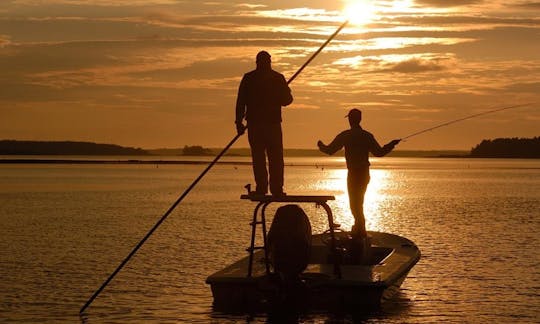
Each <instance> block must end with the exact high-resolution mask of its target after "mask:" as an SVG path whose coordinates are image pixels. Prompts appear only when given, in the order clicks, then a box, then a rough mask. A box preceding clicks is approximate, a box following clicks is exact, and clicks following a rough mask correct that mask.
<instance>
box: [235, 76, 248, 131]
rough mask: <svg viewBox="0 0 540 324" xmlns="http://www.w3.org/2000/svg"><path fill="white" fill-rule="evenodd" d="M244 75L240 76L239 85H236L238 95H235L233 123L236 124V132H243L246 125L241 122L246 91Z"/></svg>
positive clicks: (244, 113)
mask: <svg viewBox="0 0 540 324" xmlns="http://www.w3.org/2000/svg"><path fill="white" fill-rule="evenodd" d="M246 92H247V91H246V76H245V75H244V77H243V78H242V81H241V82H240V86H239V87H238V96H237V97H236V118H235V120H234V123H235V125H236V132H237V133H238V134H240V135H241V134H244V132H245V130H246V127H245V126H244V124H243V120H244V116H245V115H246V104H247V93H246Z"/></svg>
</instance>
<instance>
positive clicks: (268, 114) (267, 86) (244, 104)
mask: <svg viewBox="0 0 540 324" xmlns="http://www.w3.org/2000/svg"><path fill="white" fill-rule="evenodd" d="M271 62H272V61H271V58H270V54H268V52H266V51H261V52H259V53H258V54H257V58H256V64H257V68H256V69H255V70H253V71H251V72H248V73H246V74H244V77H243V78H242V82H241V83H240V87H239V88H238V97H237V100H236V120H235V123H236V130H237V132H238V134H240V135H241V134H243V133H244V132H245V130H246V128H247V129H248V140H249V145H250V147H251V158H252V161H253V174H254V176H255V183H256V189H255V193H256V194H259V195H265V194H266V193H267V192H268V185H270V192H271V193H272V195H275V196H283V195H285V193H284V192H283V168H284V163H283V138H282V137H283V136H282V132H281V107H282V106H288V105H290V104H291V103H292V101H293V97H292V95H291V89H290V88H289V86H288V85H287V82H286V81H285V77H284V76H283V75H282V74H281V73H278V72H276V71H274V70H272V65H271ZM244 118H245V119H246V121H247V126H244V124H243V120H244ZM267 155H268V166H269V170H268V171H269V172H268V171H267V169H266V156H267ZM268 174H269V175H270V177H268Z"/></svg>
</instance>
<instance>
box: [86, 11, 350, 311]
mask: <svg viewBox="0 0 540 324" xmlns="http://www.w3.org/2000/svg"><path fill="white" fill-rule="evenodd" d="M348 22H349V21H348V20H347V21H345V22H344V23H343V24H341V26H339V28H338V29H337V30H336V31H335V32H334V33H333V34H332V35H331V36H330V38H328V40H327V41H326V42H324V43H323V44H322V45H321V47H319V49H318V50H317V51H316V52H315V53H313V55H311V57H310V58H309V59H308V60H307V61H306V63H304V65H302V67H300V69H299V70H298V71H297V72H296V73H295V74H294V75H293V76H292V77H291V78H290V79H289V80H288V81H287V84H289V83H291V82H292V81H293V80H294V79H295V78H296V77H297V76H298V75H299V74H300V72H302V70H304V68H305V67H306V66H307V65H308V64H309V63H310V62H311V61H312V60H313V59H314V58H315V57H316V56H317V55H318V54H319V53H320V52H321V51H322V50H323V48H325V47H326V45H328V43H330V41H331V40H332V39H333V38H334V37H336V35H337V34H338V33H339V32H340V31H341V30H342V29H343V28H344V27H345V25H347V23H348ZM240 136H242V134H237V135H236V136H235V137H234V138H233V139H232V140H231V141H230V142H229V144H227V146H225V148H224V149H223V150H222V151H221V152H220V153H219V154H218V155H217V156H216V157H215V158H214V160H213V161H212V162H211V163H210V164H209V165H208V166H207V167H206V169H204V171H203V172H202V173H201V174H200V175H199V176H198V177H197V179H195V181H193V183H192V184H191V185H190V186H189V187H188V188H187V189H186V190H185V191H184V193H183V194H182V195H181V196H180V197H179V198H178V199H177V200H176V201H175V202H174V204H172V206H171V207H170V208H169V209H168V210H167V212H165V214H163V216H161V218H160V219H159V220H158V221H157V222H156V224H155V225H154V226H153V227H152V228H151V229H150V231H148V233H146V235H145V236H144V237H143V239H142V240H141V241H140V242H139V243H138V244H137V245H136V246H135V247H134V248H133V250H131V252H130V253H129V254H128V256H127V257H126V258H125V259H124V260H123V261H122V262H121V263H120V265H119V266H118V267H117V268H116V269H115V270H114V272H113V273H112V274H111V275H110V276H109V277H108V278H107V280H105V281H104V282H103V284H102V285H101V286H100V287H99V288H98V290H96V291H95V292H94V294H93V295H92V296H91V297H90V299H88V301H86V303H85V304H84V306H83V307H82V308H81V309H80V311H79V314H82V313H83V312H84V311H85V310H86V308H88V306H90V304H91V303H92V302H93V301H94V299H96V297H97V296H98V295H99V294H100V293H101V291H103V289H104V288H105V287H106V286H107V285H108V284H109V282H110V281H111V280H112V279H113V278H114V277H115V276H116V274H117V273H118V272H120V270H122V268H123V267H124V266H125V265H126V263H127V262H128V261H129V260H130V259H131V257H133V255H135V253H137V251H138V250H139V248H140V247H141V246H142V245H143V244H144V242H146V240H147V239H148V238H149V237H150V236H151V235H152V234H153V233H154V231H155V230H156V229H157V228H158V227H159V226H160V225H161V223H163V222H164V221H165V219H167V217H168V216H169V215H170V213H171V212H172V211H173V210H174V209H175V208H176V206H178V204H179V203H180V202H181V201H182V200H183V199H184V197H186V196H187V195H188V193H189V192H190V191H191V190H192V189H193V188H194V187H195V186H196V185H197V183H198V182H199V181H200V180H201V179H202V178H203V177H204V175H205V174H206V173H207V172H208V171H209V170H210V169H211V168H212V167H213V166H214V165H215V164H216V163H217V161H218V160H219V159H220V158H221V157H222V156H223V154H225V152H227V151H228V150H229V148H230V147H231V146H232V145H233V144H234V143H235V142H236V141H237V140H238V138H240Z"/></svg>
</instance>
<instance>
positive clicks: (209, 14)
mask: <svg viewBox="0 0 540 324" xmlns="http://www.w3.org/2000/svg"><path fill="white" fill-rule="evenodd" d="M364 2H368V4H367V7H366V4H361V6H363V7H362V9H356V10H361V11H362V13H364V14H362V15H360V14H355V15H353V16H354V17H355V18H359V20H360V21H359V22H358V23H357V24H351V25H349V26H348V27H347V28H345V29H344V30H343V31H342V33H341V34H340V35H338V36H337V37H336V39H335V40H334V41H333V42H332V43H331V44H330V45H329V46H328V47H327V48H325V49H324V51H323V52H322V53H321V54H320V55H319V56H318V57H317V58H316V59H315V60H314V61H313V62H312V64H311V65H309V66H308V67H307V68H306V70H305V71H304V72H303V73H302V74H301V75H300V76H299V77H298V78H297V79H296V80H295V81H294V82H293V83H292V84H291V88H292V91H293V95H294V96H295V101H294V103H293V104H292V105H291V106H289V107H287V108H285V109H284V114H283V117H284V121H283V130H284V144H285V147H287V148H316V145H315V143H316V142H317V140H318V139H322V140H323V141H325V142H329V141H330V140H331V139H333V137H334V136H335V135H336V134H337V133H338V132H339V131H341V130H343V129H345V128H346V127H348V125H347V121H346V119H344V118H343V116H344V115H345V113H346V112H347V110H348V109H349V108H351V107H361V109H362V110H363V112H364V121H363V126H364V128H366V129H367V130H369V131H371V132H372V133H374V135H375V137H376V138H377V139H378V140H379V142H381V144H384V143H386V142H387V141H389V140H391V139H393V138H400V137H404V136H407V135H409V134H412V133H414V132H416V131H418V130H422V129H425V128H429V127H432V126H435V125H438V124H441V123H444V122H446V121H449V120H453V119H457V118H461V117H465V116H467V115H472V114H476V113H480V112H482V111H486V110H491V109H497V108H502V107H505V106H512V105H515V104H520V103H533V104H531V105H529V106H527V107H522V108H517V109H512V110H506V111H502V112H499V113H495V114H491V115H487V116H483V117H480V118H476V119H471V120H468V121H464V122H461V123H458V124H454V125H451V126H448V127H444V128H440V129H438V130H435V131H432V132H428V133H425V134H422V135H419V136H417V137H413V138H411V139H410V140H408V141H407V142H404V143H401V144H400V145H399V146H398V149H402V150H403V149H465V150H468V149H470V148H472V147H473V146H474V145H476V144H478V143H479V142H480V141H481V140H482V139H492V138H497V137H533V136H540V127H539V125H540V104H539V102H540V18H539V17H540V2H538V1H519V0H515V1H499V0H491V1H482V0H459V1H447V0H415V1H413V0H380V1H364ZM449 4H452V5H449ZM346 6H347V4H346V3H345V2H343V1H342V2H340V1H320V0H317V1H313V0H309V1H308V0H306V1H299V0H287V1H284V0H272V1H270V0H268V1H246V0H244V1H234V0H232V1H206V2H205V1H200V0H192V1H191V0H186V1H180V0H69V1H68V0H47V1H45V0H3V1H1V2H0V71H2V72H1V74H0V139H18V140H81V141H92V142H98V143H111V144H119V145H124V146H134V147H142V148H161V147H169V148H172V147H183V146H184V145H203V146H205V147H223V146H225V145H226V144H227V143H228V142H229V141H230V140H231V139H232V138H233V137H234V135H235V128H234V123H233V121H234V104H235V100H236V92H237V87H238V83H239V81H240V79H241V77H242V75H243V74H244V73H245V72H248V71H249V70H251V69H253V68H254V57H255V54H256V53H257V52H258V51H259V50H261V49H265V50H267V51H269V52H270V53H271V54H272V59H273V66H274V68H275V69H276V70H278V71H280V72H282V73H283V74H284V75H285V77H286V78H288V77H290V76H292V75H293V74H294V72H295V71H296V70H297V69H298V68H299V67H300V66H301V65H302V64H303V63H304V61H305V60H306V59H307V58H308V57H309V56H310V55H311V54H312V53H313V52H314V51H315V50H316V49H317V48H318V47H319V46H320V45H321V44H322V43H323V42H324V41H325V40H326V39H327V37H328V36H329V35H330V34H332V33H333V32H334V30H335V29H336V28H337V27H338V26H339V25H340V24H341V23H342V22H343V21H344V20H345V18H344V12H345V10H343V8H345V7H346ZM247 146H248V145H247V141H246V139H245V138H242V139H241V140H240V141H239V142H238V143H236V144H235V147H247Z"/></svg>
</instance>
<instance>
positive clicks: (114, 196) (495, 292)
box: [0, 158, 540, 323]
mask: <svg viewBox="0 0 540 324" xmlns="http://www.w3.org/2000/svg"><path fill="white" fill-rule="evenodd" d="M237 159H238V158H237ZM239 160H241V159H239ZM286 163H287V167H286V190H287V192H288V193H290V194H333V195H335V196H336V200H335V201H334V202H331V204H330V205H331V207H332V209H333V211H334V214H335V217H336V221H337V222H338V223H340V224H342V227H344V228H345V229H348V228H350V226H351V221H352V218H351V216H350V214H349V210H348V205H347V193H346V191H344V188H345V176H346V170H345V169H343V161H342V160H341V159H339V158H337V159H336V158H333V159H332V158H327V159H314V158H295V159H289V160H287V161H286ZM372 164H373V165H372V172H371V176H372V181H371V183H370V186H369V189H368V193H367V195H366V214H367V218H368V219H367V227H368V229H370V230H377V231H387V232H391V233H396V234H399V235H403V236H405V237H407V238H409V239H411V240H413V241H414V242H415V243H416V244H417V245H418V246H419V247H420V249H421V251H422V259H421V260H420V262H419V263H418V264H417V265H416V266H415V267H414V268H413V270H412V271H411V273H410V274H409V277H408V278H407V279H406V280H405V282H404V284H403V286H402V289H401V291H400V293H399V294H398V295H397V296H396V298H394V299H393V300H392V301H391V302H390V303H388V304H387V305H385V306H384V307H383V309H382V310H381V311H380V312H377V313H375V314H371V315H367V316H366V317H365V318H363V319H361V322H365V323H443V322H444V323H509V322H514V323H539V322H540V252H539V251H540V242H539V237H540V161H538V160H494V159H487V160H472V159H425V158H424V159H419V158H414V159H413V158H383V159H373V160H372ZM205 167H206V165H163V164H161V165H156V164H89V165H75V164H31V165H22V164H0V222H1V223H0V322H2V323H4V322H6V323H11V322H24V323H76V322H80V321H81V318H79V316H78V311H79V309H80V308H81V306H82V305H83V304H84V303H85V302H86V300H87V299H88V298H89V297H90V296H91V295H92V293H93V292H94V291H95V290H96V289H97V288H98V287H99V286H100V285H101V283H102V282H103V281H104V280H105V279H106V278H107V277H108V276H109V275H110V273H111V272H112V271H113V270H114V269H115V268H116V267H117V266H118V264H119V263H120V262H121V261H122V260H123V259H124V258H125V257H126V256H127V254H128V253H129V252H130V251H131V249H132V248H133V247H134V246H135V245H136V244H137V243H138V242H139V240H140V239H141V238H142V237H143V236H144V235H145V234H146V232H147V231H148V230H149V229H150V228H151V227H152V226H153V224H154V223H155V222H156V221H157V220H158V219H159V218H160V217H161V215H162V214H163V213H164V212H165V211H166V210H167V209H168V208H169V206H170V205H171V204H172V203H173V202H174V201H175V200H176V199H177V198H178V196H179V195H180V194H181V193H182V192H183V191H184V190H185V189H186V188H187V187H188V186H189V184H191V182H192V181H193V180H194V179H195V178H196V177H197V176H198V175H199V174H200V172H201V171H202V170H203V169H204V168H205ZM251 178H252V176H251V168H250V166H246V165H217V166H215V167H214V168H213V169H212V170H211V171H210V172H209V173H208V174H207V175H206V177H205V178H204V179H203V180H202V181H201V182H200V184H199V185H198V186H197V187H196V188H195V189H194V190H193V192H192V193H191V194H190V195H188V196H187V197H186V199H184V201H183V202H182V204H180V205H179V206H178V208H176V210H175V211H174V212H173V213H172V214H171V216H170V217H169V218H168V219H167V221H166V222H165V223H163V225H162V226H161V227H160V228H159V229H158V230H157V231H156V232H155V233H154V235H153V236H152V237H151V238H150V239H149V240H148V241H147V243H146V244H145V245H144V246H143V248H142V249H141V250H139V252H138V253H137V254H136V256H135V257H134V258H133V259H132V260H131V261H130V262H129V263H128V264H127V266H126V267H125V268H124V269H123V270H122V271H121V272H120V273H119V274H118V275H117V276H116V277H115V279H114V280H113V281H112V282H111V283H110V284H109V285H108V286H107V288H106V289H105V290H104V291H103V292H102V293H101V295H100V296H99V297H98V298H97V299H96V300H95V301H94V302H93V304H92V305H91V306H90V307H89V308H88V309H87V311H86V314H85V315H84V317H83V318H82V320H84V321H85V322H86V323H142V322H145V323H186V322H187V323H235V322H239V323H265V322H266V321H267V318H266V317H265V316H264V314H259V315H252V316H248V315H242V314H240V315H230V314H222V313H218V312H214V311H213V310H212V295H211V291H210V287H209V286H207V285H206V284H205V283H204V281H205V279H206V277H207V276H208V275H210V274H211V273H213V272H215V271H217V270H218V269H220V268H222V267H223V266H225V265H227V264H229V263H230V262H232V261H234V260H236V259H238V258H240V257H243V256H245V255H246V252H245V248H246V247H247V246H248V245H249V239H250V227H249V224H248V223H249V221H250V218H251V216H252V210H253V207H254V205H253V204H252V203H250V202H247V201H243V200H240V199H239V196H240V194H242V193H243V191H244V189H243V186H244V185H245V184H247V183H249V182H253V181H252V180H251ZM303 207H304V209H305V210H306V212H307V213H308V214H309V215H310V217H311V221H312V225H313V227H314V231H322V230H324V229H325V222H324V217H325V214H324V212H323V211H322V210H318V209H316V208H314V206H311V205H305V206H303ZM272 214H273V213H272V211H271V210H270V211H269V212H268V215H272ZM270 220H271V219H269V221H270ZM352 321H353V319H351V318H350V317H348V316H346V315H336V314H304V315H302V316H301V318H300V322H304V323H341V322H344V323H349V322H352Z"/></svg>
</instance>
